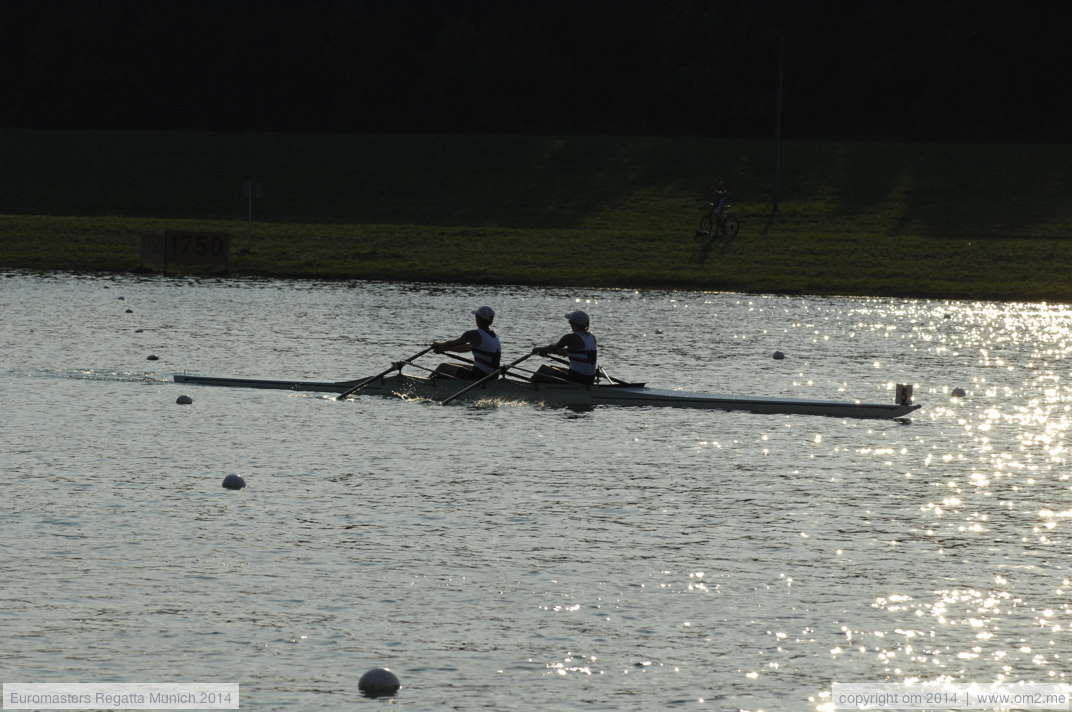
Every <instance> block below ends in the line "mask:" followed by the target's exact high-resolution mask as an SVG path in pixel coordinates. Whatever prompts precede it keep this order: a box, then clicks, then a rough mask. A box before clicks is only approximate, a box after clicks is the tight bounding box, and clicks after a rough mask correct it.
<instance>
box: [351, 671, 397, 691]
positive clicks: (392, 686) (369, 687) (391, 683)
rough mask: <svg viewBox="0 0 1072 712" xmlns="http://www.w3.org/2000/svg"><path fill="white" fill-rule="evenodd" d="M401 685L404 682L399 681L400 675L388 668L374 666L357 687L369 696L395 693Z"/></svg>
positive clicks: (362, 677)
mask: <svg viewBox="0 0 1072 712" xmlns="http://www.w3.org/2000/svg"><path fill="white" fill-rule="evenodd" d="M400 687H402V683H400V682H399V681H398V675H395V674H394V673H393V672H391V671H390V670H388V669H387V668H372V669H371V670H369V671H368V672H366V673H365V674H364V675H362V676H361V680H360V681H359V682H358V683H357V688H358V689H359V690H361V692H362V693H364V694H365V696H367V697H379V696H381V695H393V694H395V693H396V692H398V688H400Z"/></svg>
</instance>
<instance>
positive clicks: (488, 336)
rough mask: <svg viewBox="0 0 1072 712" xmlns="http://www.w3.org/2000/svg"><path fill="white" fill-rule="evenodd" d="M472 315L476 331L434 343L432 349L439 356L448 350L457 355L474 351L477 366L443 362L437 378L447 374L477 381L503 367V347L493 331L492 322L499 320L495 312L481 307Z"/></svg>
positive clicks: (489, 308) (437, 371)
mask: <svg viewBox="0 0 1072 712" xmlns="http://www.w3.org/2000/svg"><path fill="white" fill-rule="evenodd" d="M471 313H472V314H473V315H474V316H475V317H476V328H475V329H470V330H469V331H467V332H465V333H464V334H462V335H461V336H459V337H458V338H456V339H453V340H451V341H437V342H435V343H433V344H432V350H433V351H435V352H436V353H437V354H441V353H445V352H447V351H454V352H456V353H465V352H469V351H471V352H472V353H473V365H472V366H465V365H463V364H459V363H441V364H439V365H438V366H436V369H435V371H433V372H432V375H433V376H437V375H445V376H451V377H453V378H458V379H461V380H463V381H475V380H477V379H480V378H484V377H485V376H490V375H491V374H492V373H494V372H495V369H497V368H498V367H499V361H500V360H501V359H502V344H500V343H499V337H498V336H496V335H495V332H494V331H492V330H491V322H493V321H495V311H494V310H493V309H492V308H491V307H480V308H479V309H475V310H473V311H472V312H471Z"/></svg>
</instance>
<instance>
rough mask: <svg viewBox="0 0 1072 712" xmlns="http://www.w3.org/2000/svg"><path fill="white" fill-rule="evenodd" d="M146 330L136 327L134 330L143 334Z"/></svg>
mask: <svg viewBox="0 0 1072 712" xmlns="http://www.w3.org/2000/svg"><path fill="white" fill-rule="evenodd" d="M144 332H145V329H135V330H134V333H135V334H141V333H144Z"/></svg>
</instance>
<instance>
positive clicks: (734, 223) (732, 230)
mask: <svg viewBox="0 0 1072 712" xmlns="http://www.w3.org/2000/svg"><path fill="white" fill-rule="evenodd" d="M722 229H723V230H725V231H726V234H727V235H729V236H730V237H737V233H738V232H740V231H741V223H740V222H739V221H738V220H737V218H736V217H734V216H733V215H727V216H726V217H725V218H724V219H723V220H722Z"/></svg>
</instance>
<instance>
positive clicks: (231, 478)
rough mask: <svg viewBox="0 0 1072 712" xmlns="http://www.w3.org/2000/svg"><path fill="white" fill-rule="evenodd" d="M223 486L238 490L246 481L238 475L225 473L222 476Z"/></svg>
mask: <svg viewBox="0 0 1072 712" xmlns="http://www.w3.org/2000/svg"><path fill="white" fill-rule="evenodd" d="M223 486H224V487H226V488H227V489H230V490H240V489H242V488H243V487H245V486H246V481H245V480H244V479H242V477H241V476H239V475H227V476H226V477H224V478H223Z"/></svg>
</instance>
